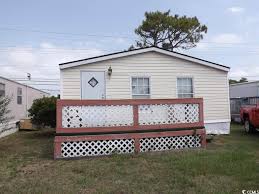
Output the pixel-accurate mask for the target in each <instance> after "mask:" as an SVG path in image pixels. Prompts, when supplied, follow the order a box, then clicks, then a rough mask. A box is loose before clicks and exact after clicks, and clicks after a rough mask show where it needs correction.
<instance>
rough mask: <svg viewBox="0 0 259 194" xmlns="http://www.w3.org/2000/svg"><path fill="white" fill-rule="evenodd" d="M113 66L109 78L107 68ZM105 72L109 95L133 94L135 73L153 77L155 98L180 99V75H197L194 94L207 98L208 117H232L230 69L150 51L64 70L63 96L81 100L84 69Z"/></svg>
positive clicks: (209, 118) (194, 78) (194, 80)
mask: <svg viewBox="0 0 259 194" xmlns="http://www.w3.org/2000/svg"><path fill="white" fill-rule="evenodd" d="M109 66H111V67H112V75H111V77H110V78H109V76H108V75H107V70H108V68H109ZM81 71H105V72H106V73H105V75H106V98H107V99H127V98H132V96H131V85H130V84H131V81H130V80H131V76H148V77H150V85H151V98H177V88H176V87H177V84H176V81H177V77H181V76H189V77H192V78H193V85H194V97H203V98H204V114H205V120H206V121H210V120H228V119H230V116H229V98H228V77H227V72H225V71H221V70H218V69H214V68H211V67H207V66H204V65H200V64H197V63H193V62H190V61H185V60H182V59H178V58H175V57H171V56H167V55H164V54H160V53H157V52H147V53H142V54H137V55H133V56H127V57H122V58H117V59H111V60H107V61H102V62H96V63H92V64H87V65H81V66H77V67H72V68H67V69H63V70H61V77H62V88H63V89H62V98H63V99H80V98H81V91H80V90H81V89H80V72H81Z"/></svg>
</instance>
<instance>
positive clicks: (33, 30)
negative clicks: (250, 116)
mask: <svg viewBox="0 0 259 194" xmlns="http://www.w3.org/2000/svg"><path fill="white" fill-rule="evenodd" d="M168 9H170V10H171V12H172V14H179V15H187V16H197V17H198V18H199V20H200V21H201V23H203V24H206V25H207V26H208V33H207V34H206V35H205V38H204V40H203V41H201V43H200V44H198V46H197V47H196V48H193V49H191V50H188V51H181V50H180V51H179V52H183V53H186V54H190V55H193V56H196V57H201V58H204V59H207V60H211V61H213V62H218V63H222V64H225V65H228V66H230V67H231V72H230V77H232V78H239V77H240V76H247V77H248V78H249V79H250V80H256V79H259V45H258V44H259V39H258V37H259V12H258V9H259V2H258V1H255V0H254V1H245V0H240V1H234V0H218V1H206V0H196V1H190V0H188V1H187V0H181V1H179V0H178V1H174V0H161V1H158V0H141V1H140V0H130V1H126V0H123V1H122V0H120V1H119V0H109V1H100V0H95V1H86V0H74V1H68V0H67V1H64V0H63V1H61V0H56V1H54V0H52V1H51V0H44V1H32V0H31V1H26V0H24V1H18V0H17V1H12V0H9V1H3V2H2V3H1V7H0V24H1V25H0V60H1V62H0V67H1V71H0V75H3V76H6V77H15V78H25V77H26V73H27V72H30V73H31V74H32V78H35V79H58V78H59V70H58V63H61V62H65V61H70V60H75V59H80V58H86V57H89V56H94V55H99V54H104V53H110V52H114V51H120V50H124V49H127V48H128V47H129V46H130V45H131V44H132V43H134V40H135V39H136V36H135V35H134V29H135V28H136V27H137V26H138V25H139V24H140V23H141V21H142V19H143V18H144V12H145V11H155V10H160V11H166V10H168ZM37 87H42V86H40V85H38V86H37Z"/></svg>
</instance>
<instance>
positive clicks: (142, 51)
mask: <svg viewBox="0 0 259 194" xmlns="http://www.w3.org/2000/svg"><path fill="white" fill-rule="evenodd" d="M150 51H155V52H158V53H162V54H165V55H168V56H173V57H176V58H179V59H183V60H186V61H191V62H194V63H198V64H201V65H205V66H208V67H212V68H215V69H219V70H222V71H226V72H229V68H227V67H223V66H220V65H216V64H213V63H210V62H206V61H203V60H201V59H196V58H193V57H190V56H186V55H181V54H178V53H174V52H171V51H166V50H163V49H159V48H156V47H150V48H144V49H139V50H133V51H129V52H124V53H118V54H114V55H112V54H111V55H107V56H103V57H99V58H98V57H97V58H93V59H86V60H82V61H75V62H71V63H67V64H63V65H60V66H59V68H60V69H66V68H70V67H75V66H79V65H86V64H89V63H95V62H100V61H105V60H109V59H115V58H120V57H126V56H131V55H136V54H140V53H146V52H150Z"/></svg>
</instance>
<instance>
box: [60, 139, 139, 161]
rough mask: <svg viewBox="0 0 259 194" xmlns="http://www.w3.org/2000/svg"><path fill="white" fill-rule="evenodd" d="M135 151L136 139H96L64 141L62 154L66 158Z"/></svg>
mask: <svg viewBox="0 0 259 194" xmlns="http://www.w3.org/2000/svg"><path fill="white" fill-rule="evenodd" d="M133 152H134V139H118V140H96V141H75V142H63V143H62V144H61V154H62V157H64V158H69V157H82V156H102V155H110V154H113V153H116V154H124V153H133Z"/></svg>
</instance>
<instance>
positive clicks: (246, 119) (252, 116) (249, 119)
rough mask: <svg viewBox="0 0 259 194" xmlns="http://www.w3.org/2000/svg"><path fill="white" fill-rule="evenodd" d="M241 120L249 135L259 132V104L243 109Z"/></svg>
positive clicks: (241, 109)
mask: <svg viewBox="0 0 259 194" xmlns="http://www.w3.org/2000/svg"><path fill="white" fill-rule="evenodd" d="M240 119H241V121H242V123H244V128H245V131H246V132H247V133H252V132H255V131H259V103H258V104H257V105H246V106H243V107H241V108H240Z"/></svg>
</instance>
